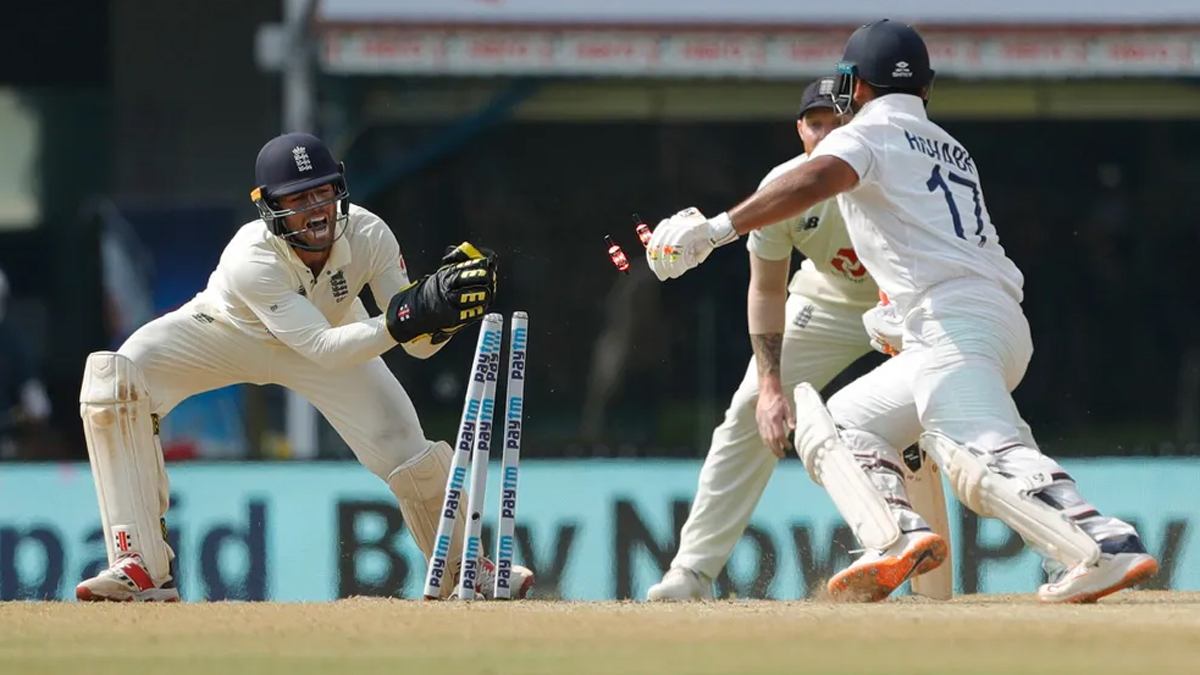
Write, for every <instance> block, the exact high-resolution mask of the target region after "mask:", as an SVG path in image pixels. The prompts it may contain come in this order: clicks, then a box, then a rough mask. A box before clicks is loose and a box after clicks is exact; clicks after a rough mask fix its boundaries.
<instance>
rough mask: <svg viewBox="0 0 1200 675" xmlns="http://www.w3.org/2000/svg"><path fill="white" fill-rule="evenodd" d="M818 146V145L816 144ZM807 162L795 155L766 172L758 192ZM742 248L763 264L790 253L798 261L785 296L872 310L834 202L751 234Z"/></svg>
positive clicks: (871, 294) (868, 288)
mask: <svg viewBox="0 0 1200 675" xmlns="http://www.w3.org/2000/svg"><path fill="white" fill-rule="evenodd" d="M818 147H819V146H818ZM806 161H808V155H806V154H801V155H798V156H796V157H793V158H792V159H789V160H788V161H786V162H784V163H783V164H780V165H779V166H777V167H775V168H774V169H771V171H770V173H768V174H767V176H766V178H763V180H762V183H760V184H759V186H758V189H759V190H761V189H763V188H764V187H766V185H767V184H768V183H770V182H771V181H773V180H775V179H776V178H778V177H779V176H781V175H783V174H785V173H787V172H788V171H791V170H792V169H794V168H796V167H798V166H800V165H801V164H804V163H805V162H806ZM746 248H748V249H749V250H750V252H751V253H753V254H754V255H757V256H758V257H760V258H762V259H763V260H787V259H789V258H790V257H791V255H792V250H793V249H795V250H797V251H800V253H801V254H802V255H804V261H803V262H801V263H800V269H799V270H797V271H796V274H794V275H793V276H792V280H791V282H790V283H789V284H788V291H789V292H790V293H795V294H800V295H804V296H805V297H809V298H813V299H815V300H825V301H829V302H835V303H841V304H851V305H862V306H863V307H866V308H869V307H873V306H874V305H875V303H876V302H878V300H879V290H878V287H877V286H876V285H875V282H874V280H872V279H871V277H870V275H868V274H867V268H866V267H864V266H863V264H862V263H861V262H859V259H858V256H857V254H856V253H855V252H854V247H853V246H852V245H851V244H850V235H849V234H848V233H847V232H846V223H845V221H844V220H842V212H841V211H840V210H839V209H838V205H837V203H836V202H835V201H834V200H832V199H829V200H826V201H824V202H821V203H820V204H817V205H816V206H814V207H812V208H810V209H808V210H807V211H805V212H804V213H801V214H800V215H798V216H795V217H793V218H789V219H787V220H784V221H780V222H778V223H775V224H774V225H768V226H767V227H764V228H762V229H759V230H754V231H753V232H751V233H750V236H749V237H747V238H746Z"/></svg>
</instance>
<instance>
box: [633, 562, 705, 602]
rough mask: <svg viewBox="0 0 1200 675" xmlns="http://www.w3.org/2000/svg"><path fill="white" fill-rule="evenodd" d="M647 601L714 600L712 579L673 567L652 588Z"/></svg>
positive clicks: (685, 568) (683, 568) (685, 569)
mask: <svg viewBox="0 0 1200 675" xmlns="http://www.w3.org/2000/svg"><path fill="white" fill-rule="evenodd" d="M646 599H647V600H650V601H651V602H680V601H690V600H712V599H713V589H712V579H710V578H708V577H707V576H705V575H703V574H701V573H699V572H697V571H695V570H692V569H688V568H687V567H672V568H671V569H669V570H667V573H666V574H664V575H663V578H662V581H660V582H658V583H657V584H654V585H653V586H651V587H650V590H649V591H647V592H646Z"/></svg>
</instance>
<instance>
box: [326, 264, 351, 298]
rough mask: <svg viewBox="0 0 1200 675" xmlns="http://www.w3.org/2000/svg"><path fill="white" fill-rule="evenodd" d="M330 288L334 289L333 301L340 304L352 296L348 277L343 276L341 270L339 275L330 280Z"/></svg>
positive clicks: (338, 272)
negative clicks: (347, 280)
mask: <svg viewBox="0 0 1200 675" xmlns="http://www.w3.org/2000/svg"><path fill="white" fill-rule="evenodd" d="M329 286H330V287H331V288H333V299H334V300H336V301H338V302H341V301H342V300H345V299H346V296H347V295H349V294H350V285H349V284H347V283H346V276H345V275H344V274H342V271H341V270H338V271H337V274H335V275H333V278H331V279H330V280H329Z"/></svg>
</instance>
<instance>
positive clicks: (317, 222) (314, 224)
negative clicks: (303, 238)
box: [307, 216, 329, 239]
mask: <svg viewBox="0 0 1200 675" xmlns="http://www.w3.org/2000/svg"><path fill="white" fill-rule="evenodd" d="M307 231H308V236H310V237H312V238H314V239H320V238H321V237H324V236H325V235H327V234H329V219H328V218H326V217H325V216H317V217H315V218H312V219H310V220H309V221H308V228H307Z"/></svg>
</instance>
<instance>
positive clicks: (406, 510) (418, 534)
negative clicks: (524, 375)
mask: <svg viewBox="0 0 1200 675" xmlns="http://www.w3.org/2000/svg"><path fill="white" fill-rule="evenodd" d="M453 458H454V451H453V450H451V448H450V444H449V443H446V442H445V441H438V442H437V443H434V444H433V445H431V446H429V450H427V451H426V452H425V453H424V454H422V455H421V456H420V457H417V458H416V459H414V460H412V461H410V462H408V463H407V464H404V465H403V466H401V467H399V468H397V469H396V470H395V471H393V472H392V473H391V475H390V476H388V479H387V483H388V487H390V488H391V489H392V494H394V495H396V500H397V501H399V502H400V515H402V516H404V524H405V526H407V527H408V531H409V532H410V533H412V537H413V540H414V541H415V542H416V544H417V548H419V549H421V553H423V554H424V555H425V560H426V561H428V560H430V559H431V558H432V557H433V546H434V541H435V540H436V539H437V528H438V523H439V522H441V519H442V501H443V500H444V498H445V494H446V483H447V479H448V478H449V476H450V464H451V461H452V460H453ZM464 499H465V497H464ZM462 509H463V504H458V505H457V507H456V512H455V519H454V533H453V534H452V536H451V537H450V542H451V544H450V553H449V555H447V556H446V564H447V565H449V566H450V568H451V570H452V572H453V573H452V574H451V579H450V581H451V582H452V583H443V584H442V593H443V597H445V596H446V595H449V593H450V592H451V591H453V590H454V585H455V583H457V581H456V580H457V578H458V573H457V566H458V564H459V561H460V560H461V558H462V541H463V527H464V526H465V524H466V520H465V518H464V517H463V511H462Z"/></svg>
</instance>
